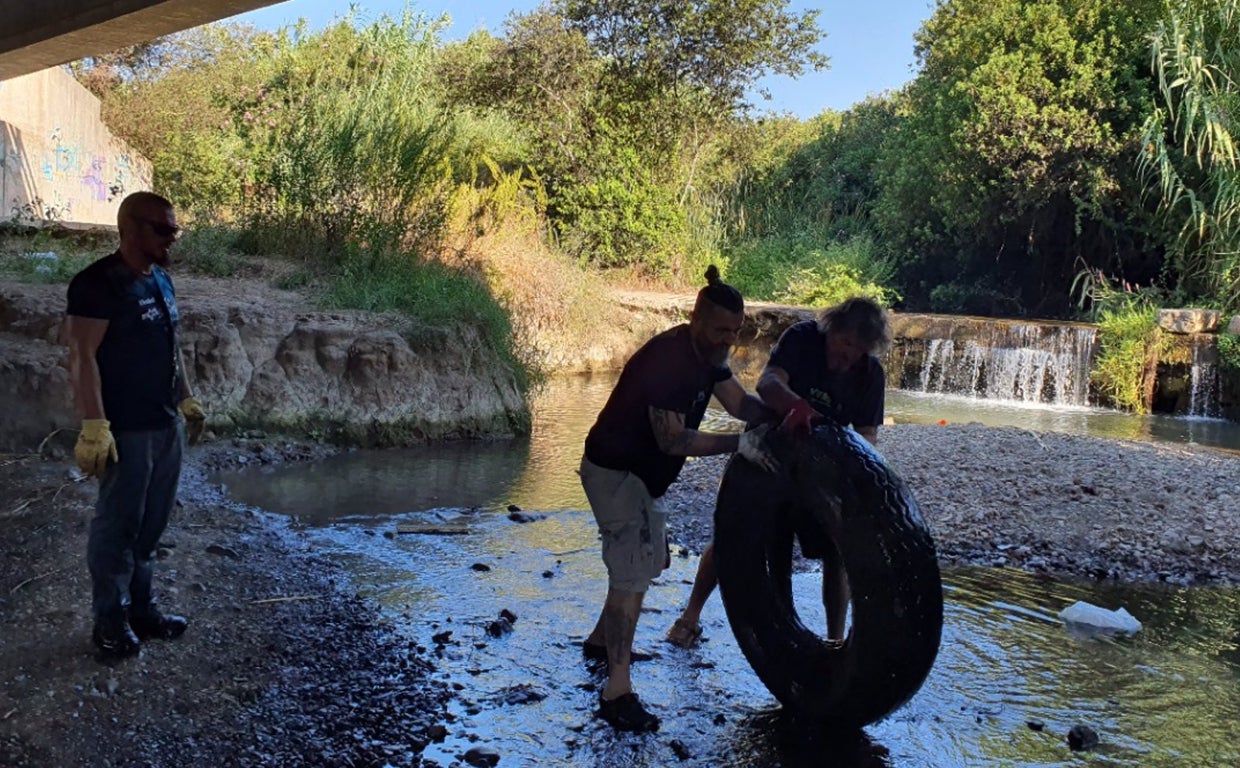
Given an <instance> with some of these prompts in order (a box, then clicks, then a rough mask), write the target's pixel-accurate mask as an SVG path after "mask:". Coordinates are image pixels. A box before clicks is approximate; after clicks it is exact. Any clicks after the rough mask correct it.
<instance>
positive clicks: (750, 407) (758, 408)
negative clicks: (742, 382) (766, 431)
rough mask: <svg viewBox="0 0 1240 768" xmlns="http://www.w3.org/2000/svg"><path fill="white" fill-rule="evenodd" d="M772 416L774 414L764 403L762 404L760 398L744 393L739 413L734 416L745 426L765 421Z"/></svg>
mask: <svg viewBox="0 0 1240 768" xmlns="http://www.w3.org/2000/svg"><path fill="white" fill-rule="evenodd" d="M774 415H775V414H774V413H772V411H771V408H770V407H769V406H767V404H766V403H764V402H762V399H761V398H759V397H758V396H757V395H751V394H748V393H746V394H745V397H744V398H743V399H742V400H741V406H740V412H739V413H737V414H736V418H738V419H740V420H741V421H743V422H745V423H746V424H756V423H759V422H762V421H766V420H767V419H768V418H772V417H773V416H774Z"/></svg>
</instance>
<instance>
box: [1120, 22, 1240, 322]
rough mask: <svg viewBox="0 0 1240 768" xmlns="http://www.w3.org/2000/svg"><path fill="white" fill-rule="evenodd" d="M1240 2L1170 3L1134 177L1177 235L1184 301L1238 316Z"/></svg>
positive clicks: (1173, 251) (1155, 54)
mask: <svg viewBox="0 0 1240 768" xmlns="http://www.w3.org/2000/svg"><path fill="white" fill-rule="evenodd" d="M1237 40H1240V0H1172V2H1171V3H1169V5H1168V10H1167V14H1166V16H1165V17H1164V18H1163V20H1162V21H1161V22H1159V24H1158V26H1157V28H1156V29H1155V31H1154V34H1153V36H1152V38H1151V55H1152V68H1153V71H1154V73H1155V75H1156V76H1157V78H1158V86H1159V91H1160V97H1161V98H1160V99H1159V101H1158V103H1157V104H1156V105H1155V108H1154V111H1153V113H1152V114H1151V115H1150V116H1149V118H1148V119H1147V120H1146V122H1145V130H1144V140H1145V141H1144V144H1145V151H1144V152H1142V153H1141V159H1140V171H1141V174H1142V177H1143V178H1144V179H1145V180H1146V182H1147V183H1148V184H1149V185H1150V187H1151V190H1153V191H1156V193H1157V194H1158V196H1159V202H1160V207H1161V209H1162V211H1163V212H1164V214H1165V215H1166V216H1168V218H1169V221H1170V223H1171V225H1172V226H1173V228H1174V229H1175V237H1174V239H1173V241H1172V243H1171V244H1170V256H1171V259H1172V261H1171V266H1172V268H1173V269H1174V271H1175V272H1176V273H1178V279H1179V288H1180V289H1181V291H1182V292H1184V293H1185V294H1186V298H1198V299H1207V300H1213V302H1215V303H1218V304H1219V305H1221V306H1222V307H1224V308H1226V309H1235V308H1240V152H1238V147H1237V145H1238V144H1240V46H1237V45H1236V41H1237Z"/></svg>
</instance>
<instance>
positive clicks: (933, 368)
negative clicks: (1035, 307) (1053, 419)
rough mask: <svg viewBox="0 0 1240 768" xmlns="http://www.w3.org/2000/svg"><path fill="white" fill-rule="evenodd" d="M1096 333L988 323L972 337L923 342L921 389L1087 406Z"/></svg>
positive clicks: (1085, 328) (1073, 328) (1088, 329)
mask: <svg viewBox="0 0 1240 768" xmlns="http://www.w3.org/2000/svg"><path fill="white" fill-rule="evenodd" d="M1096 335H1097V329H1096V328H1093V327H1091V326H1071V325H1055V324H1049V323H1048V324H1042V323H991V324H987V325H986V326H985V327H984V328H983V329H981V330H980V332H978V333H976V334H974V336H973V338H967V339H963V340H961V341H957V340H953V339H928V340H926V341H925V348H924V357H923V359H922V366H921V374H920V376H919V382H918V383H919V384H920V390H921V391H923V392H937V393H943V394H954V395H964V396H968V397H976V398H984V399H987V400H1008V401H1016V402H1021V403H1045V404H1051V405H1088V404H1089V371H1090V368H1091V366H1092V362H1093V351H1094V341H1095V337H1096Z"/></svg>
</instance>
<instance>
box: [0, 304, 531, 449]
mask: <svg viewBox="0 0 1240 768" xmlns="http://www.w3.org/2000/svg"><path fill="white" fill-rule="evenodd" d="M191 282H192V283H193V284H194V287H196V288H197V287H200V286H199V285H198V282H200V281H190V280H186V281H184V283H191ZM178 287H179V289H180V290H179V291H178V293H179V304H180V308H181V314H182V349H183V351H184V353H185V359H186V365H187V366H188V367H189V368H190V369H191V374H192V376H193V380H194V384H195V389H196V392H197V393H198V395H199V396H200V398H201V399H202V400H203V401H204V403H206V404H207V407H208V412H209V426H210V427H211V428H212V429H213V430H215V431H217V432H231V431H237V430H240V429H245V428H252V427H256V428H264V429H274V430H279V431H284V432H290V433H293V434H300V435H304V436H311V437H322V438H326V439H331V440H333V441H338V442H345V443H352V444H360V445H375V446H380V445H401V444H407V443H411V442H417V441H420V440H425V439H441V438H454V437H499V436H506V435H511V434H514V433H519V432H523V431H525V430H527V429H528V427H529V413H528V410H527V407H526V404H525V402H524V400H523V398H522V396H521V392H520V390H519V388H518V385H517V382H516V379H515V377H514V376H513V374H512V372H510V371H509V370H508V369H507V368H506V367H505V366H504V364H503V363H502V362H501V361H500V360H499V359H498V357H497V355H496V354H495V353H494V352H493V351H491V350H490V349H489V348H487V346H486V345H485V344H484V343H483V342H482V340H481V339H480V337H479V334H478V332H477V330H476V329H473V328H469V327H452V328H446V329H440V328H435V329H432V328H423V327H417V326H412V325H410V324H409V323H408V322H407V321H405V320H403V319H401V318H396V317H390V316H386V315H376V314H369V313H362V312H330V313H329V312H305V311H300V310H299V309H298V308H297V307H296V305H295V304H294V303H293V302H290V301H288V300H280V296H279V295H278V292H274V291H273V292H272V293H271V294H266V293H263V292H258V293H247V292H246V291H245V290H243V289H241V288H236V289H235V290H227V289H225V290H220V289H218V288H217V289H216V290H215V291H204V290H185V289H184V287H183V285H182V281H178ZM64 291H65V288H64V286H58V285H53V286H39V285H23V284H11V283H8V284H0V450H6V451H19V450H30V449H33V448H34V447H36V446H38V445H39V444H40V443H41V442H42V441H43V440H44V438H46V437H47V436H48V435H51V434H53V433H55V432H56V430H59V429H64V428H69V429H74V428H76V426H77V418H76V416H75V415H74V413H73V407H72V400H71V394H70V391H69V383H68V371H67V369H66V357H67V356H66V351H65V348H64V347H63V346H61V344H60V343H59V336H60V329H61V321H62V318H63V311H64ZM285 298H286V299H287V297H285Z"/></svg>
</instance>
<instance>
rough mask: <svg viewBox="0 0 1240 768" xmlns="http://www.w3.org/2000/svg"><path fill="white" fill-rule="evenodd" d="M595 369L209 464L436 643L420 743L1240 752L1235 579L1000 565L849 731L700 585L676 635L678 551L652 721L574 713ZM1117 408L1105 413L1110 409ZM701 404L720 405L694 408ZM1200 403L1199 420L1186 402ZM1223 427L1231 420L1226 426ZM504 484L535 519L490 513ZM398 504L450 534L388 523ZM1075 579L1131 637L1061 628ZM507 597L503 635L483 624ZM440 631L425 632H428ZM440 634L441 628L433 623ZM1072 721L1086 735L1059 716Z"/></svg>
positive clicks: (1054, 424) (591, 755) (514, 749)
mask: <svg viewBox="0 0 1240 768" xmlns="http://www.w3.org/2000/svg"><path fill="white" fill-rule="evenodd" d="M613 383H614V379H613V378H612V377H610V376H604V377H592V378H568V379H560V380H556V381H553V382H551V383H550V384H549V385H548V386H547V388H546V389H545V390H544V391H543V392H542V393H541V394H540V395H539V397H538V398H537V400H536V402H535V406H534V430H533V434H532V435H531V436H530V437H529V438H526V439H521V440H512V441H497V442H472V443H459V444H439V445H434V446H428V447H425V448H411V449H403V450H390V451H358V452H353V453H348V454H344V455H340V456H337V457H333V458H330V459H327V460H326V461H323V462H319V463H316V464H315V465H313V466H293V467H285V468H280V469H277V470H274V471H255V470H246V471H241V472H235V473H230V474H228V475H225V476H221V477H219V478H217V479H218V480H219V481H221V482H223V483H224V484H225V485H226V486H227V487H228V490H229V492H230V493H231V495H232V496H233V497H234V498H236V499H238V500H239V501H242V502H245V503H249V504H253V505H255V506H259V507H263V508H265V509H268V510H272V511H275V512H279V513H283V514H287V515H289V516H291V517H292V518H293V519H294V521H295V523H296V524H298V525H300V526H304V527H305V528H306V529H307V531H308V533H309V534H310V535H311V536H312V537H313V538H314V540H315V541H316V543H317V545H318V546H320V547H321V548H322V549H323V550H324V551H327V552H330V553H332V554H333V555H334V557H335V559H337V560H338V562H340V563H341V567H342V568H343V569H345V570H346V571H347V573H348V575H349V577H350V579H351V581H352V582H353V583H354V584H355V585H357V587H358V589H359V590H360V591H362V592H363V593H364V594H368V595H370V596H372V597H374V598H375V599H376V600H377V601H378V602H379V603H380V604H381V605H382V606H383V610H384V611H385V612H386V613H387V614H388V615H389V616H390V617H391V618H392V620H393V621H394V622H395V623H396V625H397V626H398V627H399V631H401V632H403V633H406V634H407V635H408V636H409V638H410V639H411V640H412V641H414V642H417V643H419V644H422V645H424V646H426V647H428V648H431V649H432V652H433V653H436V654H437V655H439V659H438V662H437V663H438V666H439V674H441V675H443V676H445V677H446V678H447V679H450V680H452V681H453V682H454V683H456V684H458V685H459V686H460V687H461V697H460V700H459V701H458V702H456V703H455V704H454V705H453V707H454V711H453V714H454V716H455V717H456V718H457V719H456V720H455V722H454V723H452V724H451V726H450V736H449V738H448V739H447V740H446V741H444V742H443V743H441V744H433V745H431V746H430V747H429V748H428V749H427V751H426V752H425V754H424V758H425V759H428V760H433V761H435V763H437V764H439V765H444V766H446V765H449V764H451V763H452V762H453V761H454V760H458V759H459V758H460V755H462V754H463V753H464V752H465V751H466V750H467V749H468V748H469V747H471V746H474V741H475V740H476V741H477V743H478V744H484V745H486V746H489V747H491V748H493V749H495V750H496V751H497V752H498V753H499V754H500V755H501V762H500V765H502V766H529V767H531V768H532V767H533V766H599V767H600V768H602V767H603V766H607V767H608V768H610V767H611V766H651V767H653V766H670V765H685V766H755V767H757V766H763V767H772V768H773V767H774V766H878V765H883V766H936V767H943V766H1066V765H1078V764H1090V765H1107V766H1142V767H1146V766H1150V767H1159V768H1161V766H1220V767H1221V766H1236V765H1240V593H1237V592H1236V591H1235V590H1221V589H1202V588H1194V589H1173V588H1163V587H1131V586H1116V585H1097V584H1078V583H1070V582H1062V581H1056V580H1051V579H1046V578H1041V577H1034V576H1031V575H1028V574H1023V573H1020V572H1017V571H1011V570H990V569H982V568H967V569H951V570H947V571H945V572H944V585H945V610H946V614H945V623H944V634H943V644H942V649H941V651H940V654H939V657H938V660H937V662H936V665H935V667H934V669H933V670H932V671H931V673H930V676H929V678H928V679H927V681H926V683H925V685H924V686H923V687H922V689H921V691H920V692H919V693H918V694H917V696H915V697H914V698H913V700H912V701H911V702H909V704H907V705H906V706H905V707H903V708H902V709H900V710H898V711H896V712H895V713H893V714H892V715H891V716H890V717H889V718H887V719H886V720H884V721H882V722H880V723H877V724H875V725H872V726H870V727H868V728H867V729H866V730H865V735H864V738H862V739H860V740H859V741H858V742H856V743H851V742H850V743H847V744H844V743H840V742H829V743H824V742H821V741H816V740H815V739H814V738H813V737H811V736H806V735H803V734H799V733H798V731H796V729H792V728H788V727H787V725H786V724H785V723H784V722H783V721H782V719H781V713H780V711H779V708H778V706H777V703H776V702H775V701H774V699H773V698H772V697H771V695H770V694H769V693H768V692H767V691H766V689H765V688H764V687H763V685H762V683H761V682H760V681H759V680H758V679H757V677H756V676H755V675H754V674H753V672H752V670H751V669H750V668H749V666H748V664H747V663H746V661H745V659H744V657H743V656H742V654H741V653H740V650H739V648H738V647H737V645H736V642H735V640H734V639H733V637H732V635H731V631H730V629H729V626H728V624H727V621H726V618H725V616H724V614H723V608H722V606H721V604H720V602H719V599H718V597H717V596H716V597H715V598H713V599H712V600H711V602H710V603H709V604H708V606H707V610H706V611H705V613H704V616H703V624H704V626H705V637H706V638H707V641H706V642H704V643H703V644H702V645H701V646H700V647H699V648H698V649H695V650H692V651H684V650H680V649H677V648H673V647H671V646H668V645H666V644H664V643H662V642H661V641H660V640H661V637H662V634H663V633H664V632H665V631H666V629H667V627H668V626H670V624H671V622H672V620H673V618H675V616H676V615H677V609H678V608H679V606H680V605H681V604H682V603H683V601H684V599H685V598H686V597H687V595H688V591H689V582H690V581H691V579H692V577H693V574H694V570H695V568H696V565H697V563H696V559H695V558H692V557H674V558H673V562H672V567H671V568H670V569H669V570H668V571H667V573H666V574H665V575H664V577H663V578H661V579H660V580H659V581H658V582H657V583H656V584H655V585H654V586H653V587H652V589H651V590H650V592H649V594H648V596H647V600H646V607H645V612H644V615H643V618H642V621H641V623H640V624H639V626H638V637H637V645H638V646H639V647H641V648H643V649H646V650H653V651H655V652H656V653H657V654H658V656H659V658H656V659H655V660H653V661H651V662H646V663H639V664H637V665H635V667H634V681H635V685H636V687H637V690H638V691H639V692H640V693H641V694H642V698H643V700H644V701H645V702H646V703H647V705H648V706H649V707H650V708H651V709H652V710H653V711H655V712H656V713H657V714H658V715H660V717H661V718H662V721H663V725H662V729H661V730H660V731H659V732H658V733H657V734H653V735H642V736H637V735H617V734H615V733H613V732H612V731H611V729H610V728H608V727H607V726H606V725H604V724H602V723H601V721H598V720H595V719H594V718H593V717H592V711H593V708H594V702H595V699H596V697H597V689H596V686H597V685H598V684H599V683H600V681H601V678H599V677H598V676H597V674H596V673H594V672H592V671H591V670H590V669H589V668H587V667H586V666H585V665H584V663H583V662H582V658H581V651H580V647H579V643H580V641H581V639H582V637H583V636H584V633H586V632H587V631H588V630H589V628H590V627H591V626H592V624H593V622H594V620H595V618H596V616H597V611H598V609H599V606H600V604H601V601H602V597H603V594H604V591H605V589H606V574H605V572H604V570H603V566H602V563H601V561H600V559H599V556H598V543H597V533H596V530H595V528H594V524H593V519H592V518H591V516H590V514H589V512H588V511H586V503H585V498H584V494H583V493H582V491H581V486H580V485H579V483H578V481H577V476H576V473H575V471H574V470H575V467H576V464H577V461H578V460H579V457H580V450H581V442H582V439H583V437H584V434H585V431H586V430H587V429H588V427H589V425H590V423H591V422H592V420H593V418H594V416H595V415H596V413H597V411H598V409H599V408H600V407H601V405H602V402H603V400H604V399H605V398H606V396H607V393H608V392H609V391H610V388H611V386H612V384H613ZM888 413H889V414H890V415H892V416H894V417H895V418H896V419H897V421H936V422H937V421H938V420H940V419H942V420H948V421H965V420H967V421H981V422H983V423H992V424H1001V423H1016V424H1019V425H1020V426H1023V427H1027V428H1032V429H1048V430H1062V431H1077V432H1082V431H1083V432H1089V433H1094V434H1103V435H1108V436H1117V437H1146V438H1148V439H1190V440H1193V441H1196V442H1203V443H1207V444H1211V445H1215V444H1217V445H1223V446H1230V447H1232V448H1238V447H1240V440H1238V439H1237V435H1236V434H1235V432H1234V431H1233V432H1230V433H1229V432H1227V430H1226V429H1225V428H1224V427H1223V426H1222V425H1223V424H1226V423H1225V422H1224V423H1220V424H1219V426H1218V427H1217V429H1214V430H1213V431H1211V430H1209V429H1205V430H1203V429H1202V428H1201V426H1200V424H1199V423H1195V422H1193V421H1186V420H1179V421H1180V422H1181V423H1179V424H1178V425H1177V424H1173V423H1172V422H1175V421H1176V420H1166V421H1167V423H1166V424H1163V423H1161V422H1159V421H1158V420H1150V419H1144V420H1141V423H1140V425H1139V426H1134V425H1133V424H1134V423H1133V421H1132V419H1136V418H1137V417H1122V416H1120V415H1119V414H1114V415H1111V414H1108V413H1106V412H1097V413H1095V412H1093V411H1092V410H1091V409H1055V410H1053V411H1052V410H1049V409H1038V408H1031V407H1017V406H1008V407H1006V410H1005V408H1004V407H1001V406H998V405H994V404H991V405H990V406H989V407H979V405H978V403H976V402H964V403H957V402H955V401H953V400H952V399H951V398H944V397H943V396H926V395H913V394H910V393H902V392H892V393H889V395H888ZM1116 417H1118V419H1117V418H1116ZM710 418H711V419H713V420H714V422H713V423H714V424H715V425H716V426H726V425H727V417H726V416H724V415H722V414H719V413H714V412H712V414H711V415H710ZM1203 423H1204V422H1203ZM1232 426H1233V427H1234V426H1235V425H1232ZM510 504H515V505H517V506H519V507H521V508H522V509H523V510H524V511H525V512H527V513H529V514H530V515H532V516H533V517H535V518H536V519H535V520H534V521H533V522H527V523H519V522H515V521H513V520H511V519H509V517H508V511H507V509H506V508H507V507H508V505H510ZM400 525H423V526H424V525H433V526H439V527H445V528H448V529H450V530H451V529H455V528H464V529H467V530H468V531H469V535H424V534H399V533H397V532H396V531H397V528H398V526H400ZM819 584H820V580H819V578H818V576H817V574H814V573H806V574H800V575H798V576H797V577H796V578H795V580H794V591H795V599H796V601H797V607H798V610H799V612H800V613H801V615H802V617H803V619H804V620H805V623H806V624H807V625H808V626H822V624H823V617H822V615H821V614H822V607H821V604H820V603H819V602H818V598H817V593H818V591H819V589H820V587H819ZM1076 600H1086V601H1089V602H1092V603H1095V604H1098V605H1104V606H1109V607H1119V606H1123V607H1125V608H1127V610H1128V611H1129V612H1131V613H1132V614H1133V615H1134V616H1136V617H1137V618H1139V619H1140V620H1141V622H1142V623H1143V624H1144V628H1143V629H1142V631H1141V632H1139V633H1138V634H1137V635H1135V636H1133V637H1131V638H1122V639H1101V638H1088V637H1080V636H1074V635H1073V634H1070V633H1069V632H1068V631H1066V630H1065V628H1064V626H1063V624H1061V623H1060V622H1059V620H1058V619H1057V618H1056V614H1057V613H1058V612H1059V610H1061V609H1062V608H1063V607H1065V606H1066V605H1069V604H1070V603H1072V602H1075V601H1076ZM504 609H508V610H510V611H512V612H513V613H515V614H517V621H516V622H515V624H514V625H513V627H514V629H513V631H512V632H511V633H509V634H506V635H503V636H501V637H493V636H491V635H490V634H489V633H488V632H487V627H488V625H489V624H490V623H491V622H492V621H493V620H494V619H495V618H496V617H497V616H498V615H499V612H500V611H501V610H504ZM444 632H451V635H450V636H449V637H448V639H447V641H446V642H443V643H441V644H436V643H435V642H434V641H433V640H432V637H433V636H435V635H437V634H440V633H444ZM442 639H443V637H442V635H441V640H442ZM1078 723H1081V724H1086V725H1089V726H1090V727H1092V728H1094V729H1095V730H1096V731H1097V732H1098V734H1099V735H1100V737H1101V745H1100V746H1099V748H1098V749H1097V750H1096V751H1094V752H1090V753H1073V752H1071V751H1070V750H1069V748H1068V746H1067V743H1066V739H1065V735H1066V733H1067V731H1068V730H1069V729H1070V728H1071V727H1072V726H1073V725H1076V724H1078Z"/></svg>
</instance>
